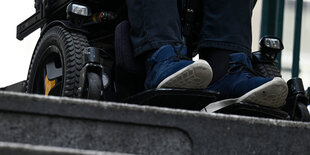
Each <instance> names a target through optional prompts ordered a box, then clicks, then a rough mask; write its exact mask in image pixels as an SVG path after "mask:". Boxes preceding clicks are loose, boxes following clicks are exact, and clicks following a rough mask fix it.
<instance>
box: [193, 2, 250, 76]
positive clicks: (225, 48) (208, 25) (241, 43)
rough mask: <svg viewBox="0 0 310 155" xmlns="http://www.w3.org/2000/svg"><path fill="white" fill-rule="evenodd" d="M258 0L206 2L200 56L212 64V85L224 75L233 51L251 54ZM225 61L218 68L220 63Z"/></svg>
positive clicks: (204, 4) (204, 3)
mask: <svg viewBox="0 0 310 155" xmlns="http://www.w3.org/2000/svg"><path fill="white" fill-rule="evenodd" d="M255 3H256V0H234V1H227V0H216V1H215V0H203V13H204V14H203V25H202V30H201V34H200V43H199V46H198V48H199V49H200V57H201V58H202V59H205V60H207V61H208V62H209V64H210V65H211V67H212V69H213V71H214V76H213V80H212V82H214V81H216V80H218V79H220V78H221V77H222V76H224V75H225V73H226V71H227V69H228V65H229V64H228V62H229V55H230V54H231V53H232V52H244V53H247V54H249V53H250V52H251V45H252V27H251V17H252V10H253V8H254V5H255ZM219 59H220V61H221V62H222V64H221V65H218V61H219Z"/></svg>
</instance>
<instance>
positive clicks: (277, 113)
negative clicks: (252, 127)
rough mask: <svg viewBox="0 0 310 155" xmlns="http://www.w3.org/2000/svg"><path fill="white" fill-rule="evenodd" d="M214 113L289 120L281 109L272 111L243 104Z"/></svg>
mask: <svg viewBox="0 0 310 155" xmlns="http://www.w3.org/2000/svg"><path fill="white" fill-rule="evenodd" d="M216 113H224V114H236V115H243V116H255V117H263V118H275V119H285V120H289V119H290V117H289V115H288V113H287V112H285V111H283V110H281V109H274V108H269V107H264V106H260V105H256V104H250V103H244V102H241V103H234V104H231V105H229V106H226V107H224V108H222V109H220V110H218V111H216Z"/></svg>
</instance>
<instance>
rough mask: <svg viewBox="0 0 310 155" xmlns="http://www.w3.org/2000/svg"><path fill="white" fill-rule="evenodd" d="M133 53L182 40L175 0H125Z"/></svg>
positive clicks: (155, 48) (143, 51)
mask: <svg viewBox="0 0 310 155" xmlns="http://www.w3.org/2000/svg"><path fill="white" fill-rule="evenodd" d="M127 7H128V17H129V24H130V29H131V34H130V36H131V41H132V44H133V47H134V52H135V55H136V56H138V55H141V54H143V53H145V52H147V51H151V50H157V49H159V48H160V47H161V46H163V45H167V44H171V43H176V42H182V35H181V22H180V18H179V13H178V9H177V0H169V1H167V0H127Z"/></svg>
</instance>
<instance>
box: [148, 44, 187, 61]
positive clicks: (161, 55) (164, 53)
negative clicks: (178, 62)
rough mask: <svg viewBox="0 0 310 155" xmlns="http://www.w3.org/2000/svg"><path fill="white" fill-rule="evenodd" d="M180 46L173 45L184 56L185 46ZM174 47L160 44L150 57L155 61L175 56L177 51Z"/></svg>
mask: <svg viewBox="0 0 310 155" xmlns="http://www.w3.org/2000/svg"><path fill="white" fill-rule="evenodd" d="M180 48H181V45H177V46H175V49H176V50H177V51H179V53H180V54H181V55H182V56H186V54H187V48H186V46H183V47H182V49H180ZM175 49H174V48H173V46H172V45H165V46H162V47H161V48H159V49H158V50H157V51H156V52H155V54H154V55H153V56H152V59H153V60H156V61H163V60H167V59H169V58H170V57H173V56H177V51H175Z"/></svg>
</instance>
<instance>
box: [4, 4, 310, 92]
mask: <svg viewBox="0 0 310 155" xmlns="http://www.w3.org/2000/svg"><path fill="white" fill-rule="evenodd" d="M270 1H273V0H270ZM284 2H285V7H284V23H283V25H284V26H283V43H284V47H285V48H284V50H283V52H282V59H281V61H282V65H281V67H282V71H281V73H282V75H283V78H284V79H285V80H289V79H290V78H291V77H292V74H291V72H292V60H293V58H292V57H293V45H294V44H293V43H294V25H295V24H294V22H295V12H296V0H285V1H284ZM17 3H18V5H17ZM262 6H263V4H262V0H258V2H257V5H256V7H255V9H254V13H253V20H252V25H253V46H252V48H253V51H257V50H258V49H259V46H258V42H259V39H260V35H261V20H262ZM34 12H35V9H34V0H22V1H21V0H19V1H17V0H11V1H0V20H1V24H0V87H4V86H7V85H10V84H13V83H16V82H19V81H22V80H25V79H26V78H27V72H28V67H29V63H30V59H31V56H32V52H33V50H34V47H35V45H36V42H37V40H38V37H39V34H40V32H39V30H37V31H36V32H35V33H32V34H31V35H30V36H28V37H26V38H25V39H24V40H23V41H18V40H17V39H16V26H17V25H18V24H20V23H21V22H23V21H24V20H25V19H27V18H28V17H30V16H31V15H32V14H34ZM308 39H309V40H310V0H304V3H303V16H302V29H301V44H300V45H301V46H300V62H299V64H300V69H299V71H300V73H299V77H301V78H302V79H303V82H304V86H305V89H307V87H309V86H310V43H308V41H309V40H308Z"/></svg>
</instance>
